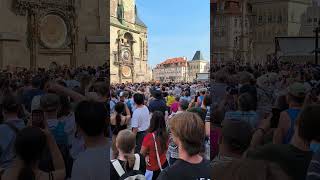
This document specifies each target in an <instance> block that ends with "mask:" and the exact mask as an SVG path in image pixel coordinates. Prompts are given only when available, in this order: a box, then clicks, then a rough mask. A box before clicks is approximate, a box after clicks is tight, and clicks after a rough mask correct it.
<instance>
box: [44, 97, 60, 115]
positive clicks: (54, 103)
mask: <svg viewBox="0 0 320 180" xmlns="http://www.w3.org/2000/svg"><path fill="white" fill-rule="evenodd" d="M60 105H61V103H60V97H59V96H58V95H56V94H52V93H49V94H45V95H43V96H41V98H40V107H41V109H42V110H43V111H44V112H46V113H57V112H58V110H59V108H60Z"/></svg>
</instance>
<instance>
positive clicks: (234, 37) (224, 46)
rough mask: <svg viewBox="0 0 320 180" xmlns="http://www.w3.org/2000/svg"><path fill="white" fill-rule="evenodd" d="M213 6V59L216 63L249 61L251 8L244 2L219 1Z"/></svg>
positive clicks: (237, 0) (239, 0)
mask: <svg viewBox="0 0 320 180" xmlns="http://www.w3.org/2000/svg"><path fill="white" fill-rule="evenodd" d="M211 5H212V7H211V11H212V13H211V15H212V18H213V22H211V23H212V24H213V28H212V30H211V31H212V36H213V38H212V40H213V43H212V57H211V58H212V59H213V60H214V62H215V63H217V62H218V63H219V62H230V61H236V60H237V61H249V59H250V57H251V55H250V53H251V51H250V44H251V42H252V37H251V36H250V35H251V33H252V32H251V30H252V27H251V24H250V18H251V17H252V8H251V6H249V4H248V3H247V2H246V1H244V0H218V1H216V2H211ZM213 11H215V12H213ZM213 15H214V16H213Z"/></svg>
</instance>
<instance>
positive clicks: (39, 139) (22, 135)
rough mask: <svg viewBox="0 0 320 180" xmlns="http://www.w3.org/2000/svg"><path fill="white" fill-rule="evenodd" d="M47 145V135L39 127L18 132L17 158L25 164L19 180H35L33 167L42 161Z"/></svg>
mask: <svg viewBox="0 0 320 180" xmlns="http://www.w3.org/2000/svg"><path fill="white" fill-rule="evenodd" d="M46 144H47V138H46V135H45V134H44V133H43V132H42V131H41V129H39V128H37V127H26V128H24V129H22V130H21V131H19V132H18V134H17V137H16V140H15V151H16V154H17V156H18V157H19V158H20V159H21V160H22V161H23V162H24V163H23V165H24V166H23V167H22V168H21V170H20V172H19V174H18V180H26V179H28V180H35V179H36V176H35V173H34V171H33V170H32V165H34V163H35V162H36V161H38V160H40V159H41V156H42V154H43V152H44V149H45V147H46Z"/></svg>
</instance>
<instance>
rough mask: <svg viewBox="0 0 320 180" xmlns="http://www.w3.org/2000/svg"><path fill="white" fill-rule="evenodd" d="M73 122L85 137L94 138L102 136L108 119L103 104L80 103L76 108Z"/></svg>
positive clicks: (107, 124) (92, 102)
mask: <svg viewBox="0 0 320 180" xmlns="http://www.w3.org/2000/svg"><path fill="white" fill-rule="evenodd" d="M107 120H108V121H107ZM75 121H76V123H77V124H78V125H79V126H80V128H81V129H82V130H83V131H84V133H85V134H86V135H87V136H92V137H95V136H99V135H101V134H103V132H104V130H105V128H106V127H107V126H109V121H110V118H109V116H108V109H107V108H105V106H104V104H103V103H100V102H95V101H82V102H80V103H79V104H78V106H77V107H76V110H75Z"/></svg>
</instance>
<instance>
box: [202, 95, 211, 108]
mask: <svg viewBox="0 0 320 180" xmlns="http://www.w3.org/2000/svg"><path fill="white" fill-rule="evenodd" d="M211 103H212V102H211V96H210V95H205V96H204V98H203V104H204V105H205V106H210V105H211Z"/></svg>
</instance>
